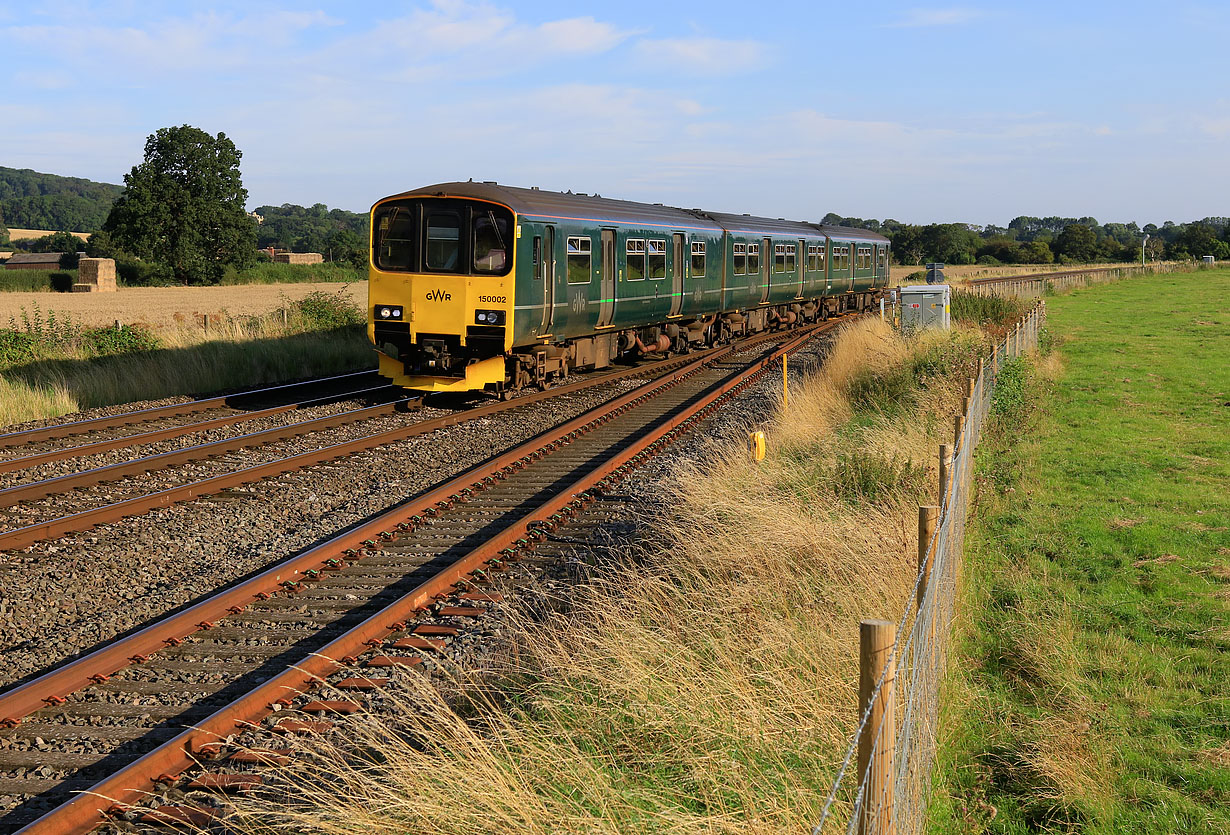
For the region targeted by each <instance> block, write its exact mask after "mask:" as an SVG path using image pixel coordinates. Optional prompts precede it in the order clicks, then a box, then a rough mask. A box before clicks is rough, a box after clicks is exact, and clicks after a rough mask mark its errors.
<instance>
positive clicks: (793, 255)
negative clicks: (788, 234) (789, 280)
mask: <svg viewBox="0 0 1230 835" xmlns="http://www.w3.org/2000/svg"><path fill="white" fill-rule="evenodd" d="M798 251H799V250H798V247H796V246H795V245H794V244H786V272H788V273H792V272H794V271H795V270H796V269H797V268H798V262H797V260H796V259H797V257H798Z"/></svg>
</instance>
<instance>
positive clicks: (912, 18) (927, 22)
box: [885, 7, 983, 29]
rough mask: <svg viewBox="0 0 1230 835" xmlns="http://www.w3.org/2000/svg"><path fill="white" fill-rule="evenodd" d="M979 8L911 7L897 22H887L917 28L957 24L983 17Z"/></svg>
mask: <svg viewBox="0 0 1230 835" xmlns="http://www.w3.org/2000/svg"><path fill="white" fill-rule="evenodd" d="M982 14H983V13H982V12H981V11H980V10H978V9H969V8H963V7H953V8H948V9H911V10H910V11H908V12H906V14H905V17H903V18H902V19H901V20H898V21H896V22H895V23H888V24H885V25H886V26H888V27H890V28H907V29H912V28H917V27H923V26H957V25H960V24H962V23H969V22H970V21H971V20H976V19H977V18H979V17H982Z"/></svg>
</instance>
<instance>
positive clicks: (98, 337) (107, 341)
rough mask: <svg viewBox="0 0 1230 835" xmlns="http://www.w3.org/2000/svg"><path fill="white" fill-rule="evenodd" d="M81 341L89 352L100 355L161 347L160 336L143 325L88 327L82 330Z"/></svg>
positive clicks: (129, 352) (107, 355) (138, 351)
mask: <svg viewBox="0 0 1230 835" xmlns="http://www.w3.org/2000/svg"><path fill="white" fill-rule="evenodd" d="M81 341H82V347H83V348H85V349H86V351H87V352H88V353H89V354H91V355H93V356H98V357H109V356H112V355H114V354H134V353H140V352H141V351H152V350H154V349H155V348H158V347H161V346H160V343H159V341H158V338H157V337H156V336H154V334H153V332H151V331H150V330H149V328H147V327H145V326H143V325H121V326H120V327H118V328H115V327H104V328H87V329H86V330H84V331H82V332H81Z"/></svg>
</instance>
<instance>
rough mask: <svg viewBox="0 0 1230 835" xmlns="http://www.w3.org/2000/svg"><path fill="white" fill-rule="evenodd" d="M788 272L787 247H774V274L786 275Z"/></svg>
mask: <svg viewBox="0 0 1230 835" xmlns="http://www.w3.org/2000/svg"><path fill="white" fill-rule="evenodd" d="M785 271H786V245H785V244H774V245H773V272H775V273H784V272H785Z"/></svg>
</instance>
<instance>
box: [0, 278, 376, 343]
mask: <svg viewBox="0 0 1230 835" xmlns="http://www.w3.org/2000/svg"><path fill="white" fill-rule="evenodd" d="M313 292H324V293H330V294H333V293H338V292H345V293H346V294H347V296H348V298H349V299H350V300H351V301H352V302H353V303H354V304H355V305H357V306H358V307H359V309H361V310H365V309H366V308H367V282H366V281H357V282H354V283H351V284H343V285H339V284H336V283H311V284H309V283H303V284H243V285H237V286H226V287H121V288H120V289H119V290H118V291H116V292H114V293H0V327H3V326H4V325H5V323H7V322H8V321H9V319H10V317H13V318H20V315H21V310H22V308H25V309H26V310H30V309H32V308H34V307H35V306H38V307H41V308H44V309H45V310H48V311H51V310H54V311H55V312H56V313H58V314H67V315H69V316H71V317H72V318H73V320H74V321H77V322H80V323H81V324H83V325H87V326H99V325H110V324H112V323H114V322H115V321H116V320H119V321H120V322H123V323H124V324H135V323H144V324H147V325H150V326H152V327H153V328H154V329H155V330H158V331H161V330H163V329H165V328H176V327H177V326H179V325H180V324H181V323H183V324H192V323H194V322H195V323H196V324H197V326H198V327H199V326H200V322H201V317H202V316H212V317H213V318H214V319H215V320H218V321H221V320H225V319H227V318H232V317H241V316H260V315H264V314H266V313H269V312H270V311H272V310H276V309H277V308H279V307H283V306H285V305H286V304H287V303H288V302H294V301H298V300H299V299H302V298H304V297H305V296H307V295H309V294H310V293H313Z"/></svg>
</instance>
